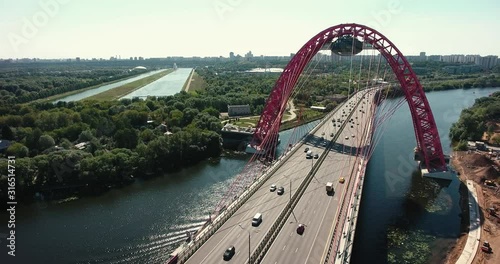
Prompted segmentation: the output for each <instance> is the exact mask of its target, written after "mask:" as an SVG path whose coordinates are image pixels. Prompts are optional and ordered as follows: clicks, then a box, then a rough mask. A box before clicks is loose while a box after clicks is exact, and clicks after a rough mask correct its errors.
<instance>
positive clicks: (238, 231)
mask: <svg viewBox="0 0 500 264" xmlns="http://www.w3.org/2000/svg"><path fill="white" fill-rule="evenodd" d="M360 97H361V96H354V97H353V98H351V99H350V100H349V101H348V102H347V103H346V104H344V106H343V107H342V109H340V110H339V111H337V113H336V114H335V118H334V119H335V120H336V119H337V118H339V119H341V120H342V119H344V122H348V121H349V120H345V119H346V117H347V116H348V115H349V113H350V111H351V110H350V109H352V111H354V114H353V116H352V118H353V122H352V123H353V124H352V123H348V124H347V125H346V127H345V129H344V130H343V131H341V135H340V136H339V137H338V140H337V142H336V143H339V144H334V143H333V142H330V140H332V139H333V137H332V136H331V133H334V135H335V134H336V133H337V132H338V129H339V126H340V123H341V122H335V127H334V126H333V124H334V122H331V120H328V121H327V122H325V123H324V124H323V125H322V126H321V127H320V128H319V129H318V130H316V132H315V133H314V135H311V136H308V137H307V139H306V141H305V142H304V144H305V146H302V147H301V149H299V150H297V151H296V152H295V153H293V154H291V155H292V156H291V157H290V158H289V159H288V160H287V161H286V162H285V164H283V165H282V166H281V167H280V168H279V169H278V170H277V171H276V172H275V173H274V174H273V175H272V176H271V177H270V178H269V179H268V180H267V182H266V183H264V184H263V185H262V187H261V188H260V189H259V190H257V191H256V192H255V193H254V194H253V195H252V197H250V199H249V200H248V201H247V202H246V203H245V204H244V205H243V206H241V207H240V208H239V209H238V210H237V211H236V212H235V213H234V215H233V216H232V217H231V218H230V219H228V220H227V221H226V223H224V224H223V225H222V226H221V228H220V229H219V230H217V232H215V233H214V234H213V235H212V236H211V237H210V239H208V240H207V241H206V242H205V243H204V244H203V246H201V247H200V248H199V249H198V250H197V251H196V252H195V253H194V254H193V255H192V256H191V257H190V258H189V260H188V261H187V263H192V264H199V263H226V262H229V263H238V264H240V263H246V262H247V261H248V256H249V242H250V251H251V252H252V253H253V251H254V250H255V248H256V247H257V246H258V245H259V243H260V242H261V240H262V239H263V237H264V236H265V235H266V233H267V232H268V231H269V229H270V227H271V226H272V225H273V223H274V222H275V221H276V219H277V217H278V216H279V214H280V213H281V211H282V210H283V209H284V208H285V206H286V204H287V203H288V201H289V199H290V192H292V193H291V195H293V194H294V193H295V191H296V188H297V187H298V186H299V185H300V184H301V183H302V181H303V180H304V178H305V176H306V175H307V174H308V173H309V172H310V171H311V168H312V166H313V165H314V164H315V163H316V162H317V159H314V158H312V159H307V158H306V153H305V152H304V149H305V147H309V149H310V150H312V152H313V153H314V154H316V153H317V154H319V155H321V154H322V153H323V151H324V149H325V146H323V144H322V143H323V141H325V140H327V142H328V143H329V144H332V146H334V147H332V149H331V150H330V151H329V152H328V153H327V155H328V156H327V158H326V160H325V161H324V162H323V164H321V167H320V169H319V171H318V172H317V173H316V176H315V178H314V179H313V180H312V182H311V183H310V184H309V186H308V188H307V189H306V192H305V194H304V195H303V197H302V198H301V199H300V201H299V203H298V204H297V206H296V207H295V209H294V213H293V214H292V215H291V216H290V219H288V222H287V224H286V225H285V226H284V227H283V229H282V231H281V232H280V234H279V236H278V237H277V239H276V241H275V243H274V244H273V246H272V247H271V248H270V251H269V252H268V254H267V255H266V257H265V258H264V261H263V262H262V263H287V264H288V263H309V261H313V262H315V263H317V261H316V260H319V259H321V257H322V254H323V251H324V248H325V246H326V245H327V240H326V239H327V237H328V234H329V232H330V229H331V226H332V221H333V219H334V217H335V211H336V208H337V206H338V204H339V197H340V195H341V193H342V192H343V191H344V188H343V187H344V185H342V184H340V183H339V182H338V178H339V177H349V175H350V172H351V169H352V168H353V166H354V164H353V162H354V158H355V157H354V156H353V155H352V154H351V153H350V152H355V149H354V148H352V149H351V148H350V145H352V144H354V145H356V146H357V145H359V140H360V138H361V133H362V131H363V128H364V127H365V126H366V125H367V122H368V120H369V118H370V115H369V113H368V111H366V110H367V109H368V108H369V103H368V101H367V100H366V99H365V100H363V101H364V102H365V103H361V104H360V105H359V108H354V106H355V104H356V102H357V100H360V99H361V98H360ZM370 100H371V99H370ZM370 102H372V101H370ZM361 107H363V108H361ZM359 109H364V111H365V113H363V112H361V111H359ZM343 111H344V112H345V113H344V117H342V115H343V113H342V112H343ZM356 117H357V118H356ZM358 123H359V125H358ZM351 124H352V127H351ZM352 135H354V138H353V137H352ZM321 138H324V139H321ZM327 146H328V145H327ZM338 151H340V152H347V153H339V152H338ZM346 179H347V178H346ZM327 181H332V182H334V183H335V185H336V186H335V194H334V195H333V196H328V195H327V194H326V189H325V184H326V182H327ZM346 182H347V181H346ZM272 184H276V185H277V187H280V186H282V187H284V188H285V192H284V194H283V195H278V194H277V192H276V191H274V192H271V191H270V190H269V187H270V186H271V185H272ZM290 186H291V188H290ZM256 213H261V214H262V223H261V224H260V225H259V226H256V227H254V226H252V225H251V221H252V218H253V216H254V215H255V214H256ZM298 223H303V224H305V225H306V229H305V232H304V234H303V235H302V236H300V235H298V234H297V233H296V231H295V229H296V227H297V224H298ZM249 234H250V241H249ZM230 246H234V247H235V248H236V253H235V255H234V256H233V257H232V258H231V260H229V261H224V260H223V258H222V256H223V254H224V251H225V250H226V249H227V248H228V247H230Z"/></svg>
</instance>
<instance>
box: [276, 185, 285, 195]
mask: <svg viewBox="0 0 500 264" xmlns="http://www.w3.org/2000/svg"><path fill="white" fill-rule="evenodd" d="M284 193H285V188H283V187H279V188H278V192H277V194H278V195H282V194H284Z"/></svg>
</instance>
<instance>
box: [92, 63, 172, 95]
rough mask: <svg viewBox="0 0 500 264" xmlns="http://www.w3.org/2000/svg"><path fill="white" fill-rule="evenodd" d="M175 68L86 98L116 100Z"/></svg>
mask: <svg viewBox="0 0 500 264" xmlns="http://www.w3.org/2000/svg"><path fill="white" fill-rule="evenodd" d="M173 71H174V70H173V69H168V70H165V71H162V72H159V73H157V74H153V75H151V76H148V77H145V78H142V79H139V80H137V81H133V82H131V83H127V84H124V85H122V86H118V87H116V88H113V89H111V90H107V91H105V92H102V93H99V94H96V95H93V96H90V97H87V98H86V100H98V101H108V100H115V99H118V98H120V97H123V96H125V95H127V94H129V93H131V92H133V91H135V90H137V89H140V88H142V87H143V86H145V85H148V84H150V83H152V82H154V81H156V80H158V79H160V78H162V77H163V76H165V75H167V74H169V73H171V72H173Z"/></svg>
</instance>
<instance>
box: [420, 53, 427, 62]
mask: <svg viewBox="0 0 500 264" xmlns="http://www.w3.org/2000/svg"><path fill="white" fill-rule="evenodd" d="M420 60H421V61H426V60H427V56H425V51H422V52H420Z"/></svg>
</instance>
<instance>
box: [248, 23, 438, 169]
mask: <svg viewBox="0 0 500 264" xmlns="http://www.w3.org/2000/svg"><path fill="white" fill-rule="evenodd" d="M345 35H351V36H353V37H355V38H357V39H358V40H360V41H362V42H364V43H368V44H371V45H372V46H373V48H374V49H377V50H378V51H379V52H380V54H381V55H382V56H383V57H384V58H385V60H386V61H387V63H388V64H389V66H390V67H391V69H392V71H393V72H394V74H395V76H396V79H397V80H398V82H399V84H400V87H401V90H402V91H403V93H404V95H405V98H406V101H407V103H408V106H409V108H410V113H411V116H412V119H413V127H414V130H415V138H416V141H417V147H418V148H419V149H420V150H422V151H421V154H422V156H423V159H424V160H423V162H425V165H426V167H427V168H430V169H437V170H446V163H445V160H444V156H443V150H442V146H441V141H440V138H439V133H438V129H437V126H436V123H435V120H434V117H433V115H432V111H431V108H430V105H429V102H428V101H427V98H426V97H425V93H424V90H423V87H422V85H421V84H420V82H419V81H418V78H417V76H416V74H415V72H414V71H413V69H412V68H411V65H410V63H409V62H408V61H407V60H406V58H405V57H404V56H403V54H402V53H401V51H400V50H399V49H398V48H397V47H396V46H395V45H394V44H393V43H392V42H391V41H390V40H389V39H388V38H387V37H385V36H384V35H382V34H381V33H380V32H378V31H377V30H375V29H373V28H370V27H367V26H365V25H360V24H355V23H349V24H339V25H336V26H332V27H329V28H327V29H325V30H323V31H321V32H319V33H318V34H316V35H315V36H314V37H312V38H311V39H310V40H309V41H308V42H306V43H305V44H304V45H303V46H302V48H301V49H300V50H299V51H298V52H297V53H296V54H295V56H294V57H293V58H292V59H291V60H290V62H289V63H288V65H287V66H286V68H285V69H284V70H283V72H282V74H281V76H280V77H279V78H278V80H277V81H276V84H275V85H274V88H273V90H272V91H271V93H270V95H269V97H268V99H267V101H266V105H265V107H264V109H263V111H262V115H261V117H260V119H259V122H258V123H257V127H256V130H255V133H254V136H253V139H252V143H251V144H252V145H253V146H254V147H256V148H259V147H260V146H262V145H263V144H265V143H266V142H267V141H268V140H269V139H270V138H271V136H272V135H275V134H276V133H278V131H279V125H280V121H281V119H282V117H283V113H284V112H285V109H286V104H287V102H288V100H289V98H290V96H291V94H292V91H293V89H294V88H295V84H296V83H297V80H298V78H299V76H300V74H301V73H302V71H303V70H304V68H305V66H306V65H307V63H309V61H311V59H312V58H313V57H314V55H316V53H318V52H319V51H320V50H321V49H322V48H323V47H324V46H325V45H328V44H329V43H331V42H332V41H333V40H334V39H336V38H338V37H341V36H345Z"/></svg>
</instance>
